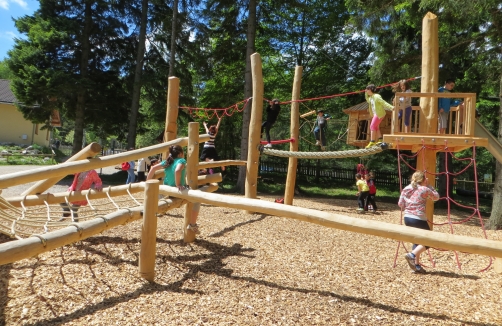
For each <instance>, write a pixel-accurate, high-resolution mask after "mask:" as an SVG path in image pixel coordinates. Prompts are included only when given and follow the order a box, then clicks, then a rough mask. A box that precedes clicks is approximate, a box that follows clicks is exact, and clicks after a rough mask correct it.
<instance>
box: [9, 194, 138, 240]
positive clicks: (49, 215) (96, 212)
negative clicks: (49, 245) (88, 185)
mask: <svg viewBox="0 0 502 326" xmlns="http://www.w3.org/2000/svg"><path fill="white" fill-rule="evenodd" d="M112 189H113V188H112V187H109V188H108V191H107V192H106V194H107V198H100V199H90V198H89V196H88V195H87V196H86V200H87V205H85V206H84V205H83V206H79V207H78V208H77V209H76V208H75V206H73V205H72V204H71V203H72V201H73V199H72V193H67V195H66V196H65V197H64V198H62V200H63V202H62V203H61V204H48V203H47V202H46V201H44V205H43V206H41V205H37V206H28V204H27V203H25V202H24V200H23V201H21V207H15V206H14V205H12V204H11V203H9V202H8V201H7V200H6V199H5V198H3V197H1V196H0V232H1V233H3V234H6V235H8V236H9V237H13V238H17V239H22V238H27V237H30V236H31V235H33V234H42V233H47V232H51V231H55V230H58V229H61V228H64V227H67V226H68V225H71V224H72V223H76V222H83V221H88V220H91V219H94V218H97V217H102V216H104V215H107V214H110V213H112V212H115V211H118V210H121V209H129V208H132V207H137V206H141V205H142V202H143V198H142V197H143V192H139V193H134V194H133V193H131V192H130V191H127V195H122V196H117V197H112V195H113V191H112ZM25 198H26V197H25ZM64 208H66V210H64Z"/></svg>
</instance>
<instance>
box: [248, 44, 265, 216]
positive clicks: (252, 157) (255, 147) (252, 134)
mask: <svg viewBox="0 0 502 326" xmlns="http://www.w3.org/2000/svg"><path fill="white" fill-rule="evenodd" d="M251 76H252V77H253V105H252V107H251V121H250V123H249V143H248V163H247V165H246V186H245V193H246V194H245V197H246V198H256V193H257V187H258V165H259V159H260V151H259V145H260V133H261V123H262V114H263V76H262V66H261V57H260V54H259V53H254V54H252V55H251ZM247 213H251V212H247Z"/></svg>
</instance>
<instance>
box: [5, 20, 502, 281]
mask: <svg viewBox="0 0 502 326" xmlns="http://www.w3.org/2000/svg"><path fill="white" fill-rule="evenodd" d="M423 28H424V34H423V35H424V36H423V43H424V47H423V51H424V56H423V61H424V62H423V65H422V66H423V69H424V71H423V76H422V92H420V93H411V94H410V96H414V97H415V96H416V97H420V98H421V105H420V111H419V112H420V114H419V115H418V113H417V117H419V118H417V121H419V122H417V125H416V129H417V128H418V130H419V132H418V133H416V132H415V133H409V134H403V133H399V132H397V130H399V129H398V128H399V127H398V126H397V117H396V115H397V112H394V119H393V121H394V124H393V128H392V132H391V134H387V135H384V140H385V142H387V143H391V144H392V146H393V147H394V148H395V147H396V146H399V148H401V149H411V150H418V149H419V148H421V147H422V146H423V145H430V146H437V147H435V148H434V149H432V150H431V149H428V150H426V151H423V153H422V154H421V155H424V156H423V157H421V158H419V159H418V162H420V163H419V166H417V169H420V170H426V171H435V169H436V166H435V164H436V153H437V152H439V151H441V150H443V149H444V146H445V144H447V145H448V147H449V148H450V150H451V149H453V150H454V151H458V150H462V149H465V148H467V147H471V146H473V144H475V145H476V146H487V145H488V141H487V140H486V139H485V138H481V137H475V136H474V128H475V124H474V121H475V116H474V115H475V111H474V103H475V95H474V94H469V93H466V94H458V93H456V94H438V93H435V90H436V89H437V86H438V85H437V84H438V78H437V76H438V71H437V70H438V68H437V67H438V64H437V62H438V51H437V18H436V17H435V16H434V15H432V14H428V15H427V16H426V17H425V18H424V20H423ZM425 54H426V55H425ZM251 63H252V74H253V98H254V99H261V98H263V93H264V91H263V88H264V87H263V79H262V70H261V69H262V68H261V58H260V55H259V54H257V53H255V54H253V55H252V57H251ZM301 74H302V67H296V70H295V78H294V84H293V91H292V104H291V137H292V138H294V139H298V135H299V117H300V114H299V103H298V102H297V101H296V100H298V99H299V98H300V88H301ZM398 95H399V93H398ZM438 97H463V98H464V99H465V103H466V106H465V112H463V113H462V114H464V119H463V127H462V131H461V132H460V125H459V123H458V121H459V120H458V119H455V121H457V126H456V127H454V128H450V130H453V132H452V133H451V134H448V135H438V134H437V98H438ZM178 100H179V79H178V78H176V77H171V78H169V87H168V102H167V114H166V128H165V139H166V141H165V142H164V143H162V144H158V145H154V146H150V147H146V148H142V149H136V150H132V151H128V152H124V153H120V154H115V155H110V156H106V157H101V158H94V159H86V157H89V156H93V155H95V154H96V153H97V152H99V150H100V148H99V145H97V144H91V145H89V146H88V147H86V148H85V149H83V150H82V151H81V152H80V153H78V154H77V155H75V156H74V157H72V158H71V159H70V160H68V161H67V162H66V163H63V164H59V165H56V166H50V167H43V168H38V169H34V170H30V171H26V172H18V173H12V174H9V175H2V176H0V188H6V187H11V186H14V185H19V184H24V183H28V182H33V181H37V183H36V185H35V186H33V187H31V188H30V189H29V190H27V191H26V192H24V193H23V194H21V195H20V196H16V197H12V198H6V199H3V200H2V202H1V203H0V205H1V206H0V209H1V211H0V212H1V214H2V215H1V217H2V219H1V222H2V223H0V231H1V232H3V233H5V234H7V235H10V236H12V237H17V238H18V240H15V241H11V242H7V243H4V244H0V264H8V263H12V262H15V261H18V260H21V259H24V258H28V257H31V256H34V255H37V254H40V253H43V252H47V251H49V250H52V249H55V248H59V247H62V246H64V245H67V244H70V243H74V242H76V241H79V240H82V239H86V238H88V237H91V236H93V235H96V234H99V233H101V232H103V231H104V230H107V229H110V228H114V227H118V226H119V225H123V224H126V223H129V222H131V221H134V220H137V219H143V225H142V230H141V234H142V236H141V252H140V259H139V274H140V275H141V277H143V278H145V279H146V280H149V281H153V280H154V278H155V257H156V233H157V215H156V214H157V213H158V212H161V211H162V212H165V211H169V210H171V209H173V208H176V207H180V206H181V205H185V206H186V207H185V218H184V222H183V223H184V224H183V230H184V235H183V240H184V241H185V242H187V243H190V242H193V241H194V240H195V234H194V233H193V232H190V231H188V230H187V228H186V226H187V225H188V217H189V214H190V212H191V211H192V206H193V204H194V203H204V204H209V205H215V206H220V207H229V208H235V209H240V210H244V211H246V212H250V213H255V212H256V213H263V214H269V215H275V216H282V217H287V218H292V219H296V220H300V221H305V222H309V223H315V224H319V225H322V226H325V227H329V228H337V229H341V230H348V231H352V232H358V233H363V234H368V235H375V236H379V237H384V238H389V239H395V240H399V241H405V242H414V243H421V244H424V245H427V246H433V247H437V248H444V249H448V250H458V251H462V252H468V253H474V254H479V255H485V256H491V257H496V258H500V259H497V260H496V269H497V270H498V271H501V269H502V268H501V264H500V261H502V243H501V242H499V241H493V240H487V239H479V238H472V237H466V236H461V235H454V234H444V233H433V232H428V231H424V230H419V229H415V228H410V227H406V226H403V225H396V224H391V223H384V222H377V221H372V220H364V219H358V218H352V217H348V216H344V215H340V214H331V213H326V212H322V211H317V210H313V209H307V208H300V207H295V206H293V197H294V188H295V179H296V167H297V160H298V157H297V156H295V155H291V156H289V166H288V174H287V180H286V191H285V196H284V197H285V201H284V203H285V205H281V204H276V203H270V202H265V201H261V200H258V199H256V195H257V182H258V178H257V176H258V165H259V156H260V154H261V153H260V151H261V150H262V148H261V146H260V126H261V122H262V121H261V117H262V113H263V102H262V101H260V100H256V101H253V103H252V116H251V122H250V131H249V146H248V159H247V162H242V161H218V162H199V144H200V143H201V142H205V141H207V140H209V135H206V134H202V135H200V134H199V124H198V123H196V122H192V123H190V124H189V129H188V137H184V138H178V137H177V125H176V120H177V116H178ZM417 112H418V111H417ZM455 114H458V113H455ZM451 121H452V119H450V124H451ZM171 145H180V146H186V147H187V156H186V157H187V166H186V177H187V184H188V185H189V186H190V190H183V191H181V192H180V191H178V189H177V188H175V187H169V186H165V185H160V184H159V181H158V180H156V179H155V180H148V181H146V182H142V183H138V184H132V185H127V186H118V187H110V188H108V189H104V190H103V191H102V192H96V191H94V190H89V191H82V192H72V193H57V194H49V193H43V192H44V191H46V190H47V189H48V188H49V187H50V186H51V185H54V184H55V183H56V182H57V181H59V180H60V179H61V178H63V177H65V176H66V175H68V174H73V173H77V172H80V171H86V170H90V169H97V168H101V167H106V166H112V165H117V164H120V163H122V162H125V161H131V160H137V159H140V158H142V157H145V156H153V155H157V154H160V153H166V152H167V151H168V148H169V146H171ZM379 150H381V149H379V148H377V149H370V150H368V151H367V152H364V153H362V154H361V155H363V154H367V153H368V152H371V151H379ZM269 151H270V152H272V151H273V150H268V149H265V150H264V152H265V153H267V152H269ZM297 151H298V143H297V142H292V143H290V152H291V153H295V152H297ZM422 162H424V163H422ZM228 165H245V167H246V184H245V189H246V193H245V197H244V198H237V197H231V196H226V195H219V194H213V193H211V192H214V191H215V190H216V189H217V185H215V184H214V183H216V182H220V181H221V174H213V175H208V176H198V170H199V169H200V168H209V167H217V166H228ZM162 173H163V171H162V172H161V174H162ZM161 174H157V175H156V177H159V178H160V177H162V175H161ZM206 184H210V185H206ZM138 193H143V194H144V195H143V202H140V200H139V199H138V198H136V197H134V196H133V194H138ZM159 193H160V194H163V195H165V196H166V197H164V198H163V199H161V200H159V199H158V195H159ZM123 195H125V196H129V198H130V200H128V204H127V205H119V204H117V203H115V201H114V199H113V198H115V197H117V196H123ZM99 198H108V199H109V200H110V202H111V203H113V206H114V207H113V208H112V209H109V210H107V211H103V212H99V211H98V210H97V209H94V212H95V214H91V215H89V217H88V218H87V219H86V218H80V220H79V222H76V221H74V218H73V216H72V220H71V221H70V223H68V222H61V221H59V216H60V215H57V214H51V210H50V208H49V207H50V205H53V204H59V203H63V202H69V201H70V200H79V199H87V200H88V201H89V202H90V203H92V201H93V200H96V199H99ZM33 206H38V207H40V206H41V207H44V208H42V210H44V209H45V210H46V212H45V213H44V217H42V218H40V217H37V218H34V219H33V220H30V218H29V217H28V215H27V211H28V210H27V207H33ZM91 206H92V205H91ZM20 208H21V209H20ZM433 209H434V207H433V205H432V203H430V204H429V205H428V206H427V216H428V218H429V219H430V220H432V216H433ZM39 210H40V209H39ZM36 229H38V230H39V232H38V233H36V232H33V233H31V232H32V231H33V230H36Z"/></svg>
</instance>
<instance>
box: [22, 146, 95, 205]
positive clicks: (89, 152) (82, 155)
mask: <svg viewBox="0 0 502 326" xmlns="http://www.w3.org/2000/svg"><path fill="white" fill-rule="evenodd" d="M99 153H101V145H99V144H98V143H90V144H89V145H87V146H86V147H85V148H83V149H82V150H81V151H80V152H78V153H77V154H75V155H73V156H72V157H70V158H69V159H68V160H67V161H66V162H75V161H78V160H83V159H86V158H88V157H94V156H96V155H97V154H99ZM61 179H62V177H56V178H51V179H45V180H41V181H38V182H37V183H35V184H34V185H33V186H31V187H30V188H28V189H27V190H25V191H24V192H22V193H21V195H22V196H26V195H35V194H41V193H43V192H44V191H46V190H47V189H49V188H50V187H52V186H54V185H55V184H56V183H58V182H59V181H60V180H61Z"/></svg>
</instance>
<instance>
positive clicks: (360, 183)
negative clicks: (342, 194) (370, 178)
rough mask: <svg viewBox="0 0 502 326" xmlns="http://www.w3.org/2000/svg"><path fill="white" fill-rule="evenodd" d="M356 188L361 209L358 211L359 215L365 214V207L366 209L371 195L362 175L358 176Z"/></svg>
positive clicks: (358, 174)
mask: <svg viewBox="0 0 502 326" xmlns="http://www.w3.org/2000/svg"><path fill="white" fill-rule="evenodd" d="M356 186H357V191H358V192H357V205H358V206H359V208H358V209H357V212H358V213H364V207H366V198H368V195H369V194H370V188H369V187H368V184H367V183H366V180H364V178H363V176H362V175H361V174H360V173H357V174H356Z"/></svg>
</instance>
